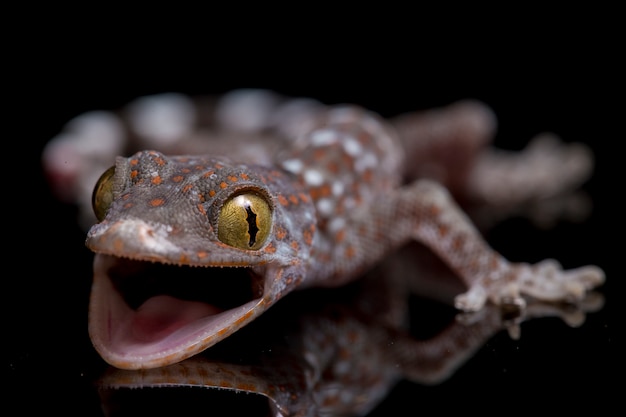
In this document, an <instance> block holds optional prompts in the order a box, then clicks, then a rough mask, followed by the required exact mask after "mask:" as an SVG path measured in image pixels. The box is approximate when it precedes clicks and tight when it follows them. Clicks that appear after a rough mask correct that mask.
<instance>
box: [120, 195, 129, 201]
mask: <svg viewBox="0 0 626 417" xmlns="http://www.w3.org/2000/svg"><path fill="white" fill-rule="evenodd" d="M129 198H130V194H124V195H123V196H122V200H128V199H129Z"/></svg>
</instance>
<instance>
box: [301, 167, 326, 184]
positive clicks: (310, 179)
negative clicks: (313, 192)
mask: <svg viewBox="0 0 626 417" xmlns="http://www.w3.org/2000/svg"><path fill="white" fill-rule="evenodd" d="M304 181H305V182H306V183H307V184H308V185H310V186H312V187H317V186H319V185H322V184H323V183H324V176H323V175H322V173H321V172H320V171H318V170H317V169H313V168H310V169H307V170H306V171H304Z"/></svg>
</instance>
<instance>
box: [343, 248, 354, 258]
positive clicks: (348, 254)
mask: <svg viewBox="0 0 626 417" xmlns="http://www.w3.org/2000/svg"><path fill="white" fill-rule="evenodd" d="M345 255H346V258H348V259H352V258H354V255H356V250H355V249H354V246H348V247H347V248H346V252H345Z"/></svg>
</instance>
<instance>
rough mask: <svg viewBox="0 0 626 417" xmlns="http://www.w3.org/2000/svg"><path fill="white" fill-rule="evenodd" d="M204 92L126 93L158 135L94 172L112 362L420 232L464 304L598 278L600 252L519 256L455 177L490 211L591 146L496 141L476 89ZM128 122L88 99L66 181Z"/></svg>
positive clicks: (138, 355) (578, 288)
mask: <svg viewBox="0 0 626 417" xmlns="http://www.w3.org/2000/svg"><path fill="white" fill-rule="evenodd" d="M205 105H206V107H210V108H211V110H206V111H205V112H202V113H197V114H196V115H195V116H194V115H193V113H190V112H191V109H192V107H191V106H190V105H189V103H188V102H186V101H184V100H182V98H181V97H178V96H167V95H166V96H158V97H150V98H144V99H142V100H139V101H138V102H135V103H133V104H131V106H130V107H129V109H128V112H127V116H128V117H127V123H129V126H130V128H131V133H130V137H131V138H134V139H135V140H138V141H139V143H138V144H137V145H136V146H137V147H141V148H157V147H158V148H159V150H161V151H162V152H164V153H160V152H156V151H140V152H138V153H135V154H134V155H132V156H130V157H129V158H122V157H119V158H117V160H116V163H115V166H114V168H112V169H110V170H107V171H106V172H105V174H103V175H102V177H100V179H99V180H98V183H97V185H96V190H95V193H94V195H93V197H94V198H93V203H94V208H95V212H96V215H97V217H98V220H99V223H97V224H96V225H94V226H93V227H92V228H91V229H90V230H89V233H88V236H87V246H88V247H89V248H91V249H92V250H93V251H94V252H96V257H95V261H94V282H93V287H92V294H91V301H90V311H89V315H90V318H89V331H90V336H91V339H92V341H93V343H94V346H95V347H96V349H97V350H98V352H99V353H100V354H101V355H102V357H103V358H104V359H105V360H106V361H107V362H109V363H111V364H112V365H114V366H116V367H120V368H128V369H135V368H151V367H158V366H163V365H167V364H171V363H175V362H177V361H180V360H182V359H185V358H188V357H190V356H192V355H194V354H196V353H198V352H200V351H202V350H204V349H206V348H208V347H209V346H211V345H213V344H215V343H217V342H218V341H220V340H222V339H224V338H226V337H227V336H229V335H230V334H232V333H233V332H235V331H236V330H238V329H240V328H241V327H242V326H244V325H246V324H247V323H249V322H250V321H252V320H254V319H255V318H256V317H258V316H259V314H261V313H263V312H264V311H265V310H267V309H268V308H269V307H270V306H271V305H273V304H274V303H275V302H276V301H278V300H279V299H281V298H282V297H283V296H284V295H286V294H287V293H289V292H290V291H292V290H294V289H296V288H305V287H310V286H338V285H342V284H344V283H346V282H348V281H351V280H353V279H354V278H356V277H357V276H358V275H359V274H360V273H362V272H363V271H365V270H367V269H368V268H370V267H372V266H373V265H374V264H376V263H377V262H379V261H380V260H381V259H383V258H385V257H386V256H388V255H389V253H390V252H391V251H394V250H395V249H396V248H398V247H400V246H402V245H404V244H405V243H407V242H408V241H411V240H418V241H420V242H422V243H424V244H425V245H426V246H428V247H429V248H430V249H431V250H432V251H433V252H435V253H436V254H437V255H438V256H439V257H441V258H442V259H443V260H444V261H445V262H446V263H447V264H448V265H449V266H450V267H451V268H452V270H454V271H455V272H456V273H457V274H458V275H459V276H460V277H461V278H462V280H463V281H464V283H465V284H466V285H467V287H468V290H467V292H465V293H463V294H461V295H458V296H457V297H456V300H455V305H456V307H457V308H459V309H461V310H465V311H474V310H478V309H481V308H482V307H483V305H484V303H485V302H487V301H488V300H489V301H491V302H493V303H496V304H503V303H507V304H508V303H513V304H518V305H523V303H524V301H523V298H522V297H521V295H522V294H528V295H531V296H534V297H537V298H540V299H548V300H550V299H554V300H556V299H579V298H580V297H582V296H583V295H584V293H585V291H586V290H587V289H589V288H591V287H594V286H596V285H599V284H600V283H602V281H603V279H604V276H603V272H602V271H601V270H600V269H599V268H597V267H594V266H587V267H581V268H578V269H574V270H569V271H563V270H562V269H561V267H560V266H559V265H558V264H557V263H556V262H554V261H544V262H541V263H539V264H537V265H529V264H524V263H510V262H508V261H507V260H505V259H504V258H503V257H502V256H501V255H499V254H498V253H496V252H495V251H493V249H491V248H490V247H489V246H488V245H487V244H486V242H485V241H484V240H483V238H482V237H481V235H480V234H479V232H478V231H477V229H476V228H475V227H474V226H473V224H472V223H471V221H470V220H469V218H468V217H467V216H466V215H465V214H464V213H463V212H462V211H461V209H460V208H459V207H458V206H457V205H456V203H455V202H454V200H453V199H452V198H451V195H450V194H449V193H448V191H446V188H444V186H445V187H448V188H449V189H450V190H451V191H452V192H453V193H454V196H455V197H459V201H469V203H468V204H469V206H472V205H473V206H474V207H481V206H483V207H491V208H492V209H493V210H492V212H493V213H498V212H499V211H500V212H503V211H504V212H506V211H510V210H512V208H513V207H515V208H518V207H520V206H523V205H532V204H533V203H536V202H538V201H542V200H544V199H551V198H553V197H555V196H558V194H559V193H560V192H562V191H563V190H565V191H567V190H571V189H572V188H575V187H576V186H578V185H579V184H580V182H581V181H582V180H584V179H585V178H586V176H587V175H588V173H589V168H590V165H591V164H590V155H589V154H588V153H587V152H586V150H584V149H582V148H580V147H577V146H571V147H566V146H564V145H562V144H558V143H553V142H551V141H550V140H548V139H546V138H544V140H539V141H537V143H536V144H535V146H534V147H532V149H529V150H527V151H524V152H523V153H521V154H520V155H518V156H516V157H511V156H501V155H499V154H497V153H495V152H494V151H490V150H488V149H484V145H485V142H486V141H487V140H488V139H489V138H490V135H491V134H492V133H493V132H492V131H493V124H494V123H493V116H492V114H491V113H490V112H489V111H488V109H486V108H484V107H483V106H482V105H480V104H478V103H473V102H468V103H461V104H457V105H453V106H450V107H449V108H447V109H444V110H440V111H438V112H434V113H426V114H421V115H406V116H403V117H400V118H397V119H395V120H393V121H392V122H391V123H390V122H387V121H385V120H382V119H381V118H379V117H378V116H376V115H374V114H372V113H369V112H367V111H364V110H363V109H360V108H358V107H355V106H333V107H326V106H322V105H320V104H319V103H317V102H313V101H307V100H284V99H282V98H279V97H277V96H274V95H272V94H270V93H268V92H264V91H248V90H245V91H237V92H234V93H231V94H230V95H227V96H226V97H224V98H223V99H222V100H221V101H218V102H217V103H208V104H207V103H201V104H200V105H199V108H202V107H203V106H205ZM194 117H195V119H194ZM207 119H211V120H207ZM209 122H210V124H211V126H212V127H213V128H214V130H213V131H212V133H209V132H208V131H207V130H206V126H207V125H208V124H209ZM119 123H120V122H119V120H118V119H115V118H113V119H112V118H111V115H109V114H107V115H103V114H92V115H88V116H86V117H83V118H82V119H80V120H78V121H76V122H74V124H73V125H72V126H70V129H69V131H70V133H68V134H67V135H63V136H61V137H59V139H57V140H54V141H52V142H51V144H50V145H49V147H48V148H47V149H46V151H45V153H44V161H45V163H46V166H47V170H48V172H49V174H50V176H51V178H52V181H53V183H54V181H55V180H59V181H60V180H62V182H64V183H67V180H74V181H75V182H74V183H73V187H75V188H73V189H69V190H61V191H62V192H65V194H66V195H70V197H72V196H75V197H74V198H76V199H80V198H83V199H84V197H81V195H84V194H85V193H84V192H81V191H80V190H81V185H83V186H84V184H85V181H88V182H89V183H90V184H93V182H95V181H93V180H92V179H91V178H93V173H90V174H91V176H89V175H86V172H88V171H91V170H93V169H97V168H98V167H99V166H98V163H99V161H98V159H99V158H100V159H102V160H104V161H110V159H112V154H116V153H118V152H121V151H122V150H121V149H120V148H119V146H116V144H119V143H120V140H119V139H120V137H121V136H120V135H121V133H120V132H121V130H118V128H119V127H120V126H118V124H119ZM71 129H74V131H73V133H71ZM215 134H217V137H218V138H220V140H219V141H215V140H211V139H210V138H207V137H209V136H211V135H215ZM226 137H227V139H225V138H226ZM199 151H204V152H205V153H206V155H208V156H198V154H197V153H198V152H199ZM173 153H176V154H185V155H188V156H166V154H173ZM203 154H204V153H203ZM220 155H228V157H222V156H220ZM108 158H110V159H108ZM502 161H508V162H509V163H508V165H505V166H502ZM72 162H73V163H72ZM107 163H110V162H107ZM79 174H85V179H83V180H82V181H83V182H81V179H78V178H77V176H78V175H79ZM403 176H407V177H412V176H417V177H421V178H418V179H417V180H413V181H410V182H403ZM424 177H430V178H435V179H436V180H437V181H433V180H432V179H426V178H424ZM494 178H496V180H494ZM58 188H61V187H58ZM83 188H84V187H83ZM499 208H500V210H499ZM494 215H495V214H494Z"/></svg>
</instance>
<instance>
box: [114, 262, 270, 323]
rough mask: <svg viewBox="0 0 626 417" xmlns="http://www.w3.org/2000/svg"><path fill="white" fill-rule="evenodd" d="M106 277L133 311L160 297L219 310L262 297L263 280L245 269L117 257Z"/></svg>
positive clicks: (248, 269)
mask: <svg viewBox="0 0 626 417" xmlns="http://www.w3.org/2000/svg"><path fill="white" fill-rule="evenodd" d="M108 276H109V278H110V279H111V282H112V283H113V286H114V287H115V288H116V290H117V291H118V292H119V293H120V295H121V296H122V298H123V299H124V301H125V302H126V304H127V305H128V306H129V307H130V308H132V309H133V310H137V309H139V308H140V307H141V306H142V305H143V304H144V303H145V302H146V301H147V300H149V299H151V298H152V297H156V296H160V295H165V296H170V297H174V298H176V299H180V300H186V301H197V302H202V303H205V304H208V305H211V306H212V307H213V308H215V309H216V310H219V311H225V310H228V309H231V308H234V307H238V306H240V305H243V304H245V303H247V302H248V301H251V300H253V299H255V298H259V297H261V296H262V295H263V279H262V277H261V276H259V275H258V274H256V273H254V272H253V271H252V269H250V268H245V267H210V268H207V267H192V266H179V265H166V264H160V263H156V262H148V261H137V260H130V259H125V258H119V259H117V262H115V264H114V265H112V266H111V267H110V269H109V270H108Z"/></svg>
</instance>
